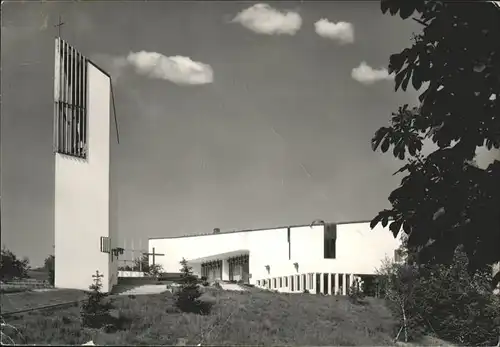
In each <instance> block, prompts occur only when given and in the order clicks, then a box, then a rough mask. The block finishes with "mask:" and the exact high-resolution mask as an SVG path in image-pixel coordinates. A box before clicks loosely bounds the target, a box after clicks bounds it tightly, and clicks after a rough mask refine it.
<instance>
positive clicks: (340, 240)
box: [149, 222, 400, 295]
mask: <svg viewBox="0 0 500 347" xmlns="http://www.w3.org/2000/svg"><path fill="white" fill-rule="evenodd" d="M399 246H400V240H399V239H395V238H394V236H393V235H392V233H391V232H390V231H389V228H383V227H382V226H380V225H379V226H377V227H375V228H374V229H373V230H372V229H370V225H369V222H353V223H337V224H335V223H321V224H316V225H300V226H287V227H279V228H270V229H258V230H243V231H232V232H222V233H212V234H205V235H196V236H184V237H170V238H155V239H149V252H150V253H153V252H155V253H157V254H161V256H157V257H155V263H156V264H161V265H162V267H163V270H164V271H165V272H167V273H172V272H179V269H180V267H181V265H180V264H179V262H180V261H181V260H182V259H183V258H184V259H186V260H187V262H188V264H189V266H191V267H192V268H193V272H194V274H195V275H198V276H200V277H201V276H205V277H207V278H208V280H209V281H210V280H225V281H230V280H234V281H243V282H245V283H249V284H253V285H256V286H260V287H265V288H268V289H272V290H278V291H281V292H303V291H304V290H308V291H309V292H310V293H322V294H344V295H345V294H346V291H347V288H348V287H349V286H350V285H351V284H352V283H353V282H354V281H355V280H356V279H357V278H359V276H360V275H375V274H376V271H377V269H378V268H380V266H381V265H382V262H383V261H384V260H385V259H389V260H395V257H397V252H396V250H397V248H398V247H399ZM396 260H397V259H396ZM151 262H152V259H150V263H151Z"/></svg>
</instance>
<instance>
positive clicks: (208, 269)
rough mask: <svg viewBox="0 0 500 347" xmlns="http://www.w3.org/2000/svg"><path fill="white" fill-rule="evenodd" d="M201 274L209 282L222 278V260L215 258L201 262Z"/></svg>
mask: <svg viewBox="0 0 500 347" xmlns="http://www.w3.org/2000/svg"><path fill="white" fill-rule="evenodd" d="M201 276H204V277H206V278H207V280H208V281H209V282H211V281H216V280H222V260H214V261H209V262H206V263H203V264H201Z"/></svg>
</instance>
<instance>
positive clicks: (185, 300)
mask: <svg viewBox="0 0 500 347" xmlns="http://www.w3.org/2000/svg"><path fill="white" fill-rule="evenodd" d="M180 263H181V265H182V268H181V270H180V271H181V288H180V290H179V291H178V292H177V293H175V306H176V307H177V308H178V309H179V310H181V311H182V312H187V313H196V314H209V313H210V310H211V308H212V305H213V303H212V302H207V301H203V300H200V297H201V295H202V293H201V291H200V288H199V286H198V278H197V277H196V276H195V275H193V271H192V268H191V267H190V266H189V265H188V263H187V261H186V260H185V259H184V258H183V259H182V261H181V262H180Z"/></svg>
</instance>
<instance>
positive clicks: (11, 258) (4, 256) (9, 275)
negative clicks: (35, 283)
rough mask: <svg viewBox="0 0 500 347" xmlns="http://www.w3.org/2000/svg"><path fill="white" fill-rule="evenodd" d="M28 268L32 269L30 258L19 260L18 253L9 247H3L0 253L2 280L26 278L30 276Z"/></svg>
mask: <svg viewBox="0 0 500 347" xmlns="http://www.w3.org/2000/svg"><path fill="white" fill-rule="evenodd" d="M28 270H30V266H29V259H28V258H23V259H22V260H19V259H18V258H17V257H16V255H15V254H14V253H12V252H11V251H9V250H8V249H7V248H5V247H4V248H2V251H1V254H0V278H1V279H2V280H11V279H13V278H26V277H28Z"/></svg>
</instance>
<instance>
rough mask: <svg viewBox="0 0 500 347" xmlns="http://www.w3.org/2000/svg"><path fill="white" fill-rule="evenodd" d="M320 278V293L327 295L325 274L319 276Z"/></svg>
mask: <svg viewBox="0 0 500 347" xmlns="http://www.w3.org/2000/svg"><path fill="white" fill-rule="evenodd" d="M319 276H320V277H319V283H320V284H319V285H320V288H319V292H320V293H321V294H325V293H324V289H325V276H324V274H323V273H320V275H319Z"/></svg>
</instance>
